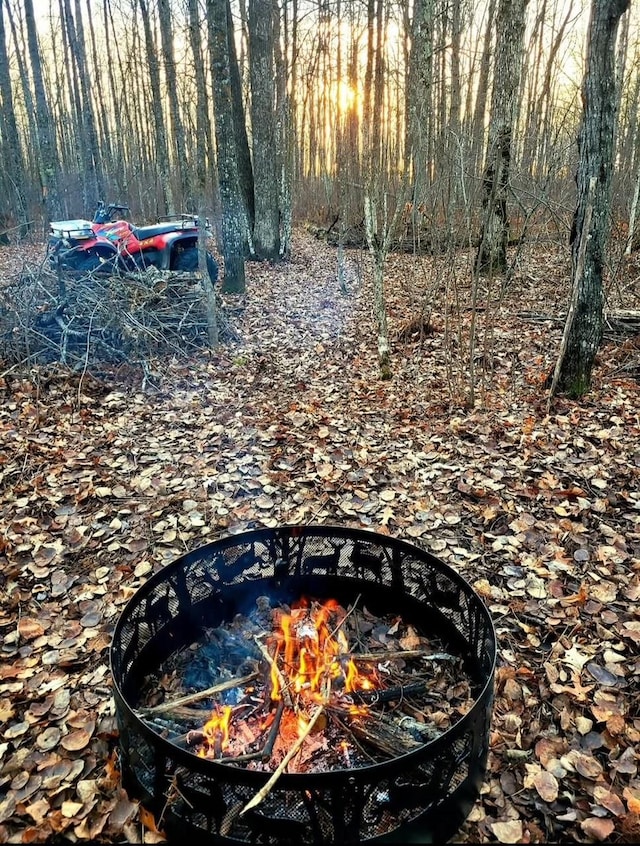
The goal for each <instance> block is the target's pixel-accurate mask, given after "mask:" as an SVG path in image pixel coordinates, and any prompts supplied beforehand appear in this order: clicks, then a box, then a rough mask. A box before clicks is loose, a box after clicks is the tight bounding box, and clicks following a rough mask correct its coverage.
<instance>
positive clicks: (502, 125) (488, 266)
mask: <svg viewBox="0 0 640 846" xmlns="http://www.w3.org/2000/svg"><path fill="white" fill-rule="evenodd" d="M527 3H528V0H500V5H499V8H498V15H497V18H496V30H497V43H496V61H495V70H494V77H493V92H492V97H491V117H490V124H489V147H488V151H487V160H486V164H485V168H484V177H483V197H482V205H483V210H484V214H483V220H482V231H481V234H480V246H479V247H478V255H477V259H476V266H477V268H478V270H479V271H482V272H486V271H488V272H497V273H503V272H504V271H505V270H506V268H507V243H508V240H509V221H508V216H507V190H508V185H509V172H510V167H511V149H512V136H513V130H514V127H515V122H516V116H517V109H518V89H519V86H520V71H521V66H522V53H523V38H524V27H525V12H526V8H527Z"/></svg>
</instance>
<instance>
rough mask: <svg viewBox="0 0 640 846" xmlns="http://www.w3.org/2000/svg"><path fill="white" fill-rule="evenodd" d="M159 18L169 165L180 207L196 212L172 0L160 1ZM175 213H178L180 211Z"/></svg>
mask: <svg viewBox="0 0 640 846" xmlns="http://www.w3.org/2000/svg"><path fill="white" fill-rule="evenodd" d="M158 17H159V21H160V41H161V44H162V59H163V64H164V76H165V80H166V83H167V100H168V103H169V126H170V128H171V133H170V146H171V148H172V153H173V155H172V156H171V158H170V161H171V162H172V164H173V168H174V171H175V172H176V174H177V176H178V183H179V186H180V197H179V202H180V207H181V208H185V207H187V208H189V207H190V208H193V203H194V197H193V187H192V184H191V182H192V180H191V175H190V168H189V164H190V163H189V159H188V156H187V145H186V143H185V137H184V126H183V123H182V117H181V115H180V103H179V101H178V76H177V74H176V60H175V57H174V47H173V40H174V33H173V29H172V22H171V9H170V7H169V0H158ZM173 211H177V209H174V210H173Z"/></svg>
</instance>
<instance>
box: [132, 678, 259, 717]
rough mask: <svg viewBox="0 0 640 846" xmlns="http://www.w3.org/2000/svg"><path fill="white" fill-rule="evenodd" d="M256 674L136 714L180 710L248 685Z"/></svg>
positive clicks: (143, 709)
mask: <svg viewBox="0 0 640 846" xmlns="http://www.w3.org/2000/svg"><path fill="white" fill-rule="evenodd" d="M258 675H259V674H258V673H257V672H255V673H249V675H247V676H239V677H238V678H233V679H227V680H226V681H223V682H218V684H214V685H213V686H212V687H208V688H207V689H206V690H198V691H196V693H190V694H189V695H188V696H183V697H181V698H180V699H174V700H173V702H162V703H161V704H160V705H154V706H153V707H152V708H141V709H140V710H139V711H138V713H139V714H144V715H147V716H149V715H151V714H164V713H166V712H167V711H171V710H173V709H174V708H180V707H182V706H183V705H190V704H191V703H192V702H199V701H200V700H201V699H208V698H209V697H210V696H214V695H215V694H216V693H222V691H223V690H231V689H232V688H234V687H242V685H243V684H248V683H249V682H251V681H253V680H254V679H255V678H257V677H258Z"/></svg>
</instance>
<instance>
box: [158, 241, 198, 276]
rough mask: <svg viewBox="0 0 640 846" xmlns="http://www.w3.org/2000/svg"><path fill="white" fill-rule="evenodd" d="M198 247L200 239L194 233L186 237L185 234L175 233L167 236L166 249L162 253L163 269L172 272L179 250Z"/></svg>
mask: <svg viewBox="0 0 640 846" xmlns="http://www.w3.org/2000/svg"><path fill="white" fill-rule="evenodd" d="M197 246H198V238H197V236H194V235H193V233H191V234H189V235H185V234H184V233H183V232H173V233H171V234H170V235H167V238H166V240H165V248H164V250H163V251H162V269H163V270H170V269H171V266H172V264H173V257H174V255H175V252H176V250H177V249H184V250H189V249H193V248H194V247H197Z"/></svg>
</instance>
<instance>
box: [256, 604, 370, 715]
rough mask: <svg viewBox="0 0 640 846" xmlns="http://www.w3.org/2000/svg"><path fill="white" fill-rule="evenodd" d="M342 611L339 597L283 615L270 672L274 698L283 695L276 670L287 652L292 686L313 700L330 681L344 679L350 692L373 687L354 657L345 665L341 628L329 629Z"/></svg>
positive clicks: (285, 666)
mask: <svg viewBox="0 0 640 846" xmlns="http://www.w3.org/2000/svg"><path fill="white" fill-rule="evenodd" d="M339 610H340V606H339V605H338V603H337V602H336V600H334V599H330V600H328V601H327V602H325V603H324V605H321V606H320V607H317V608H312V609H309V608H308V606H306V605H304V606H302V607H298V608H293V609H292V612H291V614H283V615H282V618H281V620H280V631H279V632H278V633H277V637H278V640H277V642H276V649H275V655H274V666H273V667H272V672H271V684H272V689H271V698H272V700H279V699H281V697H282V691H281V682H280V678H279V677H278V672H277V671H276V669H275V663H276V661H277V660H278V657H279V656H280V655H284V661H283V673H282V675H283V676H284V678H285V679H286V681H287V684H288V686H289V687H290V689H291V690H292V691H293V692H294V693H297V694H303V695H304V696H305V697H307V698H309V699H311V700H315V701H317V700H318V699H321V698H322V692H323V687H324V685H325V682H326V681H328V680H331V681H333V680H335V679H340V678H342V679H343V683H344V689H345V691H346V692H347V693H351V692H353V691H355V690H370V689H371V688H372V687H374V683H373V682H372V680H371V678H370V677H369V676H367V675H366V674H363V673H361V672H360V670H359V669H358V667H357V666H356V664H355V662H354V661H353V659H351V660H349V661H348V662H347V664H346V667H345V666H343V662H342V661H341V660H340V659H341V656H342V655H344V654H345V653H346V652H347V649H348V644H347V640H346V637H345V635H344V633H343V632H342V631H338V632H337V634H335V635H334V634H332V632H331V630H330V628H329V623H330V618H331V614H335V613H336V612H338V611H339Z"/></svg>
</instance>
